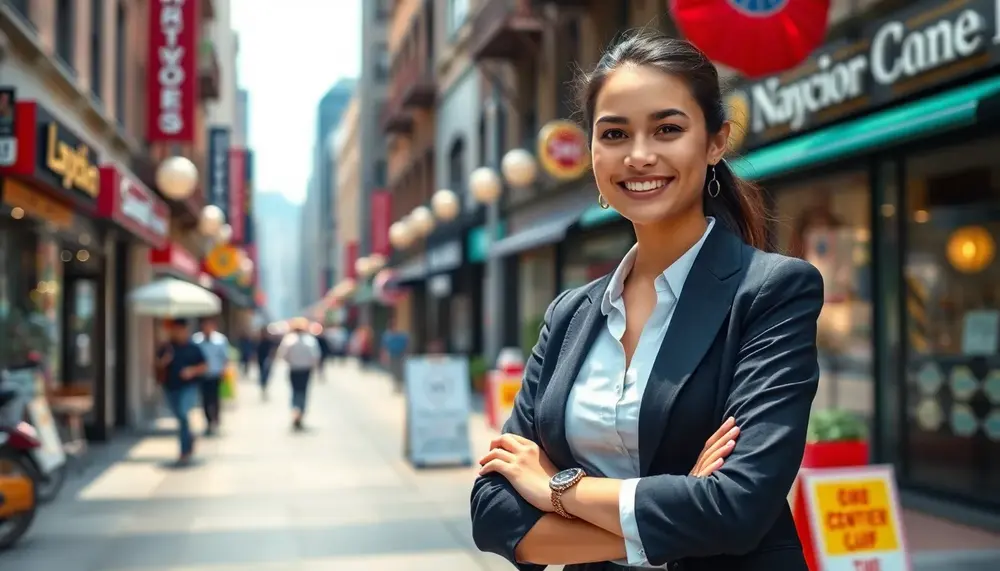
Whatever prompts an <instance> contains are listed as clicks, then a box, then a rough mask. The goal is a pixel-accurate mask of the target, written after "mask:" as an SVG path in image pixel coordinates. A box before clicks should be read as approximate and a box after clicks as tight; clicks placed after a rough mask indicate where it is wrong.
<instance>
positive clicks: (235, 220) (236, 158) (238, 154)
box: [228, 149, 247, 244]
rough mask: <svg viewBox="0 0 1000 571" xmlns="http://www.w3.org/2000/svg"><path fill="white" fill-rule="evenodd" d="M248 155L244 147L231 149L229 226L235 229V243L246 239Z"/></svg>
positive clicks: (240, 242)
mask: <svg viewBox="0 0 1000 571" xmlns="http://www.w3.org/2000/svg"><path fill="white" fill-rule="evenodd" d="M246 156H247V153H246V151H245V150H244V149H230V150H229V220H228V222H229V227H230V228H232V229H233V243H234V244H242V243H243V242H244V241H245V240H246V237H247V235H246V228H245V224H244V223H245V222H246V197H247V195H246V191H247V185H246V174H247V169H246Z"/></svg>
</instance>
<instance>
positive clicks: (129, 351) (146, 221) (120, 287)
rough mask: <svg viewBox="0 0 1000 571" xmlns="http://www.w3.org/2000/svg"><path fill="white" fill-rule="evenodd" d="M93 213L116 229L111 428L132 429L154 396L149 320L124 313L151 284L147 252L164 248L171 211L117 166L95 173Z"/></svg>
mask: <svg viewBox="0 0 1000 571" xmlns="http://www.w3.org/2000/svg"><path fill="white" fill-rule="evenodd" d="M100 177H101V192H100V195H99V196H98V201H97V213H98V215H99V216H101V217H102V218H104V219H105V220H107V221H108V222H109V223H110V224H111V225H112V226H113V228H114V229H115V232H114V235H115V239H114V248H115V250H116V256H115V258H116V259H117V260H119V262H120V263H118V264H117V266H116V267H115V271H114V277H113V279H114V285H113V288H112V290H113V292H114V296H113V297H114V306H115V307H116V308H118V311H117V312H116V316H115V317H116V318H115V322H114V324H113V330H114V331H115V335H114V336H113V339H114V340H115V343H114V354H115V355H116V356H117V363H118V366H117V374H116V376H115V379H114V387H115V390H114V403H113V405H114V424H115V426H119V427H124V426H135V425H137V424H139V423H142V422H144V421H145V420H147V418H148V416H147V415H148V409H149V408H150V406H151V402H148V399H150V398H152V396H153V395H154V394H155V390H154V389H155V383H154V380H153V345H152V344H151V343H149V340H150V339H153V338H154V337H155V334H156V331H155V325H154V322H153V319H151V318H149V317H144V316H140V315H136V314H135V313H134V312H132V311H131V310H130V309H129V305H128V303H127V296H128V292H130V291H132V290H133V289H135V288H136V287H138V286H140V285H143V284H146V283H149V282H150V281H151V280H152V278H153V269H152V265H151V264H150V251H151V249H157V248H164V247H165V246H166V245H167V241H168V240H169V236H170V208H169V206H167V203H166V202H164V201H163V200H162V199H161V198H159V197H158V196H156V194H154V193H153V191H152V190H150V189H149V188H147V187H146V186H145V185H143V184H142V183H141V182H140V181H139V180H138V178H137V177H136V176H135V175H133V174H131V173H130V172H128V171H127V170H126V169H125V168H124V167H122V166H121V165H116V164H106V165H103V166H102V167H101V168H100Z"/></svg>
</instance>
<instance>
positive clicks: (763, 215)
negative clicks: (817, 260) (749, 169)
mask: <svg viewBox="0 0 1000 571" xmlns="http://www.w3.org/2000/svg"><path fill="white" fill-rule="evenodd" d="M623 65H637V66H651V67H654V68H656V69H658V70H660V71H662V72H663V73H667V74H670V75H674V76H677V77H680V78H682V79H684V81H685V82H687V84H688V87H689V88H690V89H691V93H692V95H693V96H694V98H695V100H696V101H697V102H698V105H699V106H700V107H701V110H702V113H703V114H704V115H705V127H706V129H707V130H708V132H709V134H716V133H718V132H719V130H720V129H721V128H722V125H723V124H724V123H725V121H726V109H725V105H724V103H723V101H722V90H721V88H720V87H719V72H718V70H716V69H715V65H713V64H712V62H711V60H709V59H708V57H707V56H706V55H705V54H704V53H702V52H701V50H699V49H698V48H697V47H695V46H694V45H693V44H691V43H690V42H688V41H686V40H680V39H677V38H671V37H669V36H665V35H663V34H661V33H659V32H649V31H635V32H630V33H628V34H626V35H625V37H624V38H623V39H622V40H621V41H620V42H619V43H617V44H616V45H614V46H612V47H611V48H610V49H608V50H607V51H606V52H605V53H604V55H603V56H602V57H601V60H600V61H599V62H598V63H597V67H596V68H595V69H594V70H593V71H592V72H590V73H587V74H584V75H582V76H581V78H580V80H579V82H578V99H579V103H580V108H581V110H582V111H583V117H584V121H585V129H586V131H587V134H588V137H589V138H591V139H592V136H593V129H594V104H595V102H596V100H597V94H598V93H599V92H600V91H601V88H602V87H603V86H604V82H605V81H606V80H607V77H608V75H610V74H611V72H613V71H615V70H616V69H618V68H620V67H621V66H623ZM715 176H716V180H718V181H719V189H720V190H719V194H718V196H716V197H715V198H712V197H710V196H709V195H708V192H707V191H706V192H705V193H704V194H703V196H704V198H703V207H704V209H705V214H707V215H709V216H714V217H715V218H716V219H718V220H719V221H720V222H721V223H722V224H723V225H725V226H726V227H727V228H729V229H730V230H731V231H733V232H735V233H736V234H737V235H739V236H740V237H742V238H743V240H744V241H745V242H746V243H747V244H750V245H751V246H753V247H755V248H759V249H761V250H768V249H770V244H769V240H768V231H767V207H766V206H765V204H764V199H763V197H762V196H761V192H760V189H759V188H758V187H757V186H756V185H754V184H752V183H750V182H748V181H745V180H743V179H741V178H739V177H738V176H736V174H735V173H734V172H733V171H732V169H731V168H730V167H729V164H728V163H727V162H726V161H720V162H719V164H718V165H716V166H715ZM708 180H709V179H708V178H707V177H706V185H707V183H708ZM706 190H707V188H706Z"/></svg>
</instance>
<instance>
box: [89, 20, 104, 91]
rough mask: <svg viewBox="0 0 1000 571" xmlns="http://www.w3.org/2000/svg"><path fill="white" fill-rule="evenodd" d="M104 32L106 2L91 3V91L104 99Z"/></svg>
mask: <svg viewBox="0 0 1000 571" xmlns="http://www.w3.org/2000/svg"><path fill="white" fill-rule="evenodd" d="M103 32H104V0H91V2H90V90H91V91H92V92H93V93H94V95H96V96H97V98H98V99H102V97H101V93H102V92H103V89H102V86H101V83H102V82H103V81H104V74H103V73H102V72H103V64H104V54H103V53H102V52H103V50H102V49H101V37H103V35H104V34H103Z"/></svg>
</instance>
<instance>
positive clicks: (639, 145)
mask: <svg viewBox="0 0 1000 571" xmlns="http://www.w3.org/2000/svg"><path fill="white" fill-rule="evenodd" d="M655 164H656V153H653V152H652V151H651V149H650V148H649V145H647V144H646V143H644V142H643V141H642V140H641V139H636V140H635V143H634V144H633V145H632V148H631V149H630V150H629V153H628V155H626V156H625V166H628V167H632V168H644V167H651V166H653V165H655Z"/></svg>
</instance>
